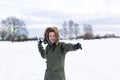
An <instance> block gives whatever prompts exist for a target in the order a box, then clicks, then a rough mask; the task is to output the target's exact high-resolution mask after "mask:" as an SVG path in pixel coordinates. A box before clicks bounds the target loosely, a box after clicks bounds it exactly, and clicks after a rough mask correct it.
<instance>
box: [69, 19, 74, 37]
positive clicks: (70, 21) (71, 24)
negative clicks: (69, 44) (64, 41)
mask: <svg viewBox="0 0 120 80" xmlns="http://www.w3.org/2000/svg"><path fill="white" fill-rule="evenodd" d="M73 24H74V22H73V21H72V20H69V22H68V26H69V38H70V39H71V38H72V32H73Z"/></svg>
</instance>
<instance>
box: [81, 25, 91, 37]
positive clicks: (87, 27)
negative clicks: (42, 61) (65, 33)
mask: <svg viewBox="0 0 120 80" xmlns="http://www.w3.org/2000/svg"><path fill="white" fill-rule="evenodd" d="M83 30H84V39H91V38H93V29H92V26H91V25H90V24H84V27H83Z"/></svg>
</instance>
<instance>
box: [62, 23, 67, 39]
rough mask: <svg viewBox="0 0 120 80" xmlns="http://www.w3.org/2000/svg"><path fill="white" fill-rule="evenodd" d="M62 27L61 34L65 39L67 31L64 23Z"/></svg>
mask: <svg viewBox="0 0 120 80" xmlns="http://www.w3.org/2000/svg"><path fill="white" fill-rule="evenodd" d="M62 27H63V32H62V33H63V37H64V38H66V37H67V35H68V31H67V23H66V22H65V21H64V22H63V25H62Z"/></svg>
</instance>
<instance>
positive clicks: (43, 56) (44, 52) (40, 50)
mask: <svg viewBox="0 0 120 80" xmlns="http://www.w3.org/2000/svg"><path fill="white" fill-rule="evenodd" d="M38 50H39V52H40V54H41V56H42V58H46V51H45V49H44V48H43V46H42V45H38Z"/></svg>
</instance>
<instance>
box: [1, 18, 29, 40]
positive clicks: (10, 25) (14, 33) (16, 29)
mask: <svg viewBox="0 0 120 80" xmlns="http://www.w3.org/2000/svg"><path fill="white" fill-rule="evenodd" d="M1 25H2V27H6V28H7V29H9V32H8V33H9V35H8V38H7V39H8V40H15V39H16V38H17V37H18V36H22V35H23V34H24V35H26V36H27V34H28V32H27V29H26V28H25V27H24V26H25V23H24V21H22V20H20V19H18V18H16V17H8V18H6V19H5V20H2V22H1ZM23 32H24V33H23Z"/></svg>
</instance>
